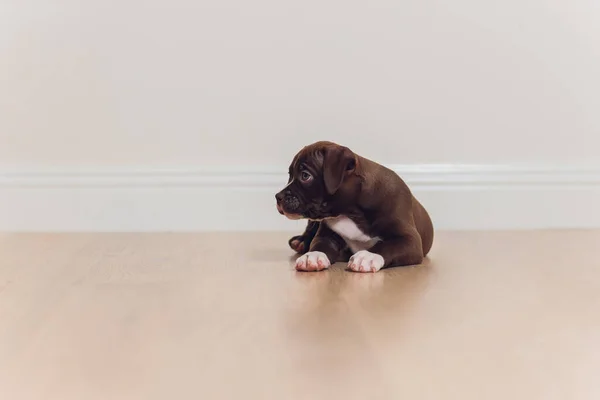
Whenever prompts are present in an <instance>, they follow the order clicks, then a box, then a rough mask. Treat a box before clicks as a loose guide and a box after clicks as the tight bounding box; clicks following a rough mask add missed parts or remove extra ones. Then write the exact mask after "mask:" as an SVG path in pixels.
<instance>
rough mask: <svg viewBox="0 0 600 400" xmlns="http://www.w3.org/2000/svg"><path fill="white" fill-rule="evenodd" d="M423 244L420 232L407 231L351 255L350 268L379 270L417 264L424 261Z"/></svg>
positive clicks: (364, 270)
mask: <svg viewBox="0 0 600 400" xmlns="http://www.w3.org/2000/svg"><path fill="white" fill-rule="evenodd" d="M423 258H424V257H423V246H422V243H421V238H420V236H419V234H418V233H417V232H416V231H414V232H407V233H404V234H401V235H399V236H393V237H389V238H386V239H384V240H382V241H380V242H378V243H377V244H375V246H373V247H372V248H370V249H369V250H361V251H358V252H357V253H355V254H354V255H353V256H352V257H350V261H349V262H348V268H350V269H351V270H352V271H356V272H377V271H379V270H380V269H382V268H387V267H400V266H407V265H417V264H420V263H422V262H423Z"/></svg>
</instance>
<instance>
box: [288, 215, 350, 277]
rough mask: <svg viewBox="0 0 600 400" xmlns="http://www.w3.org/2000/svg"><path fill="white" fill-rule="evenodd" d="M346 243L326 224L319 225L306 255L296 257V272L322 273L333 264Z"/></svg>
mask: <svg viewBox="0 0 600 400" xmlns="http://www.w3.org/2000/svg"><path fill="white" fill-rule="evenodd" d="M345 247H346V242H345V241H344V239H342V238H341V237H340V236H339V235H338V234H337V233H335V232H334V231H332V230H331V229H329V227H328V226H327V224H320V226H319V229H318V230H317V233H316V235H315V237H314V238H313V240H312V242H310V248H309V251H308V253H306V254H304V255H302V256H300V257H298V259H297V260H296V269H297V270H298V271H322V270H324V269H326V268H329V266H331V264H333V263H335V262H336V261H337V260H338V258H339V257H340V255H341V254H342V252H343V250H344V249H345Z"/></svg>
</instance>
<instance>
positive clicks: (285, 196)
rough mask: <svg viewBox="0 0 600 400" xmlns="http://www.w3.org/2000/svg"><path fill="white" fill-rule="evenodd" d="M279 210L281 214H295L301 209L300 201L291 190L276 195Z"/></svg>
mask: <svg viewBox="0 0 600 400" xmlns="http://www.w3.org/2000/svg"><path fill="white" fill-rule="evenodd" d="M275 199H276V200H277V210H278V211H279V213H280V214H284V213H295V212H296V211H297V210H298V208H300V200H298V198H297V197H296V196H294V195H292V193H291V192H290V191H289V190H285V191H282V192H279V193H277V194H276V195H275Z"/></svg>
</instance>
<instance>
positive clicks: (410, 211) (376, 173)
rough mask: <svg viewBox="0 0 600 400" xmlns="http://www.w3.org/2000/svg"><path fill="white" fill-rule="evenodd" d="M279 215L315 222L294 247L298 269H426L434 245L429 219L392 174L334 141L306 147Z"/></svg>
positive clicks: (293, 168) (291, 169) (280, 195)
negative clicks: (423, 264) (337, 265)
mask: <svg viewBox="0 0 600 400" xmlns="http://www.w3.org/2000/svg"><path fill="white" fill-rule="evenodd" d="M275 198H276V200H277V210H278V211H279V212H280V213H281V214H282V215H285V216H286V217H288V218H290V219H301V218H306V219H308V220H309V222H308V225H307V227H306V230H305V232H304V233H303V234H302V235H300V236H294V237H293V238H291V239H290V241H289V244H290V247H292V249H294V250H296V251H297V252H298V253H301V254H303V255H302V256H300V257H299V258H298V259H297V260H296V269H298V270H301V271H320V270H323V269H325V268H328V267H329V266H330V265H331V264H332V263H335V262H337V261H349V263H348V267H349V268H350V269H351V270H353V271H356V272H376V271H379V270H380V269H381V268H386V267H393V266H404V265H415V264H420V263H421V262H422V261H423V258H424V257H425V256H426V255H427V253H428V252H429V250H430V249H431V245H432V243H433V225H432V223H431V219H430V218H429V214H428V213H427V211H425V209H424V208H423V206H422V205H421V204H420V203H419V202H418V201H417V199H416V198H415V197H414V196H413V195H412V193H411V191H410V189H409V188H408V186H407V185H406V184H405V183H404V181H403V180H402V179H401V178H400V177H399V176H398V175H397V174H396V173H395V172H394V171H392V170H390V169H388V168H386V167H384V166H382V165H379V164H377V163H375V162H373V161H371V160H368V159H366V158H364V157H361V156H359V155H357V154H355V153H353V152H352V151H351V150H350V149H348V148H347V147H344V146H340V145H338V144H335V143H332V142H326V141H321V142H316V143H313V144H311V145H309V146H306V147H304V148H303V149H302V150H300V152H299V153H298V154H296V156H295V157H294V159H293V160H292V163H291V165H290V167H289V180H288V185H287V186H286V187H285V188H283V190H281V191H280V192H279V193H277V195H276V196H275Z"/></svg>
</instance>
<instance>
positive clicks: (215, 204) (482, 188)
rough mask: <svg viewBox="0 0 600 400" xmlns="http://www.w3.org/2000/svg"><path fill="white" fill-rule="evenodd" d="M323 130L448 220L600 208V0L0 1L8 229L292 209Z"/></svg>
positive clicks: (274, 224) (566, 224) (541, 220)
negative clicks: (299, 177) (287, 202)
mask: <svg viewBox="0 0 600 400" xmlns="http://www.w3.org/2000/svg"><path fill="white" fill-rule="evenodd" d="M319 139H329V140H334V141H337V142H340V143H342V144H345V145H348V146H350V147H351V148H353V149H354V150H355V151H357V152H359V153H360V154H362V155H364V156H367V157H370V158H373V159H375V160H377V161H380V162H382V163H385V164H394V165H396V166H395V168H396V169H397V171H398V172H399V173H400V174H401V175H402V176H403V177H404V178H405V179H407V181H408V182H409V184H410V185H411V188H412V189H413V191H414V192H415V193H416V194H417V196H418V197H419V199H420V200H421V201H422V202H423V203H424V204H425V206H426V207H427V209H428V210H429V211H430V213H431V214H432V216H433V219H434V223H435V225H436V227H437V228H438V229H513V228H556V227H558V228H571V227H575V228H581V227H600V213H598V212H596V211H595V210H597V204H600V2H598V0H572V1H566V0H562V1H559V0H504V1H492V0H488V1H482V0H455V1H439V0H438V1H436V0H401V1H400V0H369V1H350V0H338V1H334V0H318V1H317V0H304V1H296V2H290V1H282V0H253V1H246V0H83V1H82V0H53V1H48V0H2V1H0V231H23V230H25V231H31V230H38V231H39V230H42V231H64V230H67V231H72V230H86V231H87V230H111V231H112V230H121V231H122V230H129V231H131V230H146V231H152V230H167V231H169V230H214V229H219V230H222V229H225V230H229V229H249V230H257V229H295V230H298V229H299V228H298V225H297V224H293V223H291V222H290V221H287V220H285V219H284V218H283V217H281V216H280V215H279V214H278V213H277V212H276V211H275V207H274V193H275V192H276V191H277V190H278V189H280V187H281V185H282V184H284V183H285V181H286V176H285V174H286V170H287V165H288V163H289V161H290V159H291V157H292V155H293V154H295V153H296V151H297V150H298V149H299V148H300V147H301V146H303V145H305V144H307V143H310V142H313V141H315V140H319ZM409 164H410V165H409ZM413 164H414V165H413ZM436 164H440V165H436ZM468 164H473V165H468ZM221 167H223V168H225V167H227V168H226V169H227V171H225V170H224V169H222V168H221ZM224 171H225V172H224ZM248 210H251V211H250V212H249V211H248ZM283 245H285V244H283Z"/></svg>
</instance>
